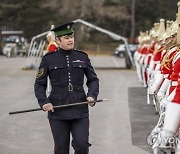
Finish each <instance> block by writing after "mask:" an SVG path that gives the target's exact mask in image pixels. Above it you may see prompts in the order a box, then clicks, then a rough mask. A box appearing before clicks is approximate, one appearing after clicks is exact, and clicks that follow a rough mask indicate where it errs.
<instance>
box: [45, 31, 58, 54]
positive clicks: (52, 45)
mask: <svg viewBox="0 0 180 154" xmlns="http://www.w3.org/2000/svg"><path fill="white" fill-rule="evenodd" d="M46 38H47V41H48V42H49V44H48V46H47V52H53V51H56V50H57V49H58V44H57V43H56V41H55V35H54V32H53V31H50V32H48V34H47V36H46Z"/></svg>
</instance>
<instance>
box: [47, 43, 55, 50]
mask: <svg viewBox="0 0 180 154" xmlns="http://www.w3.org/2000/svg"><path fill="white" fill-rule="evenodd" d="M57 49H58V46H57V44H56V42H50V43H49V45H48V47H47V51H48V52H53V51H56V50H57Z"/></svg>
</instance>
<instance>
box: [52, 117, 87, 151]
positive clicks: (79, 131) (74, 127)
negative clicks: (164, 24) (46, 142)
mask: <svg viewBox="0 0 180 154" xmlns="http://www.w3.org/2000/svg"><path fill="white" fill-rule="evenodd" d="M49 123H50V126H51V131H52V134H53V139H54V144H55V146H54V154H69V144H70V133H71V134H72V147H73V149H74V151H75V152H74V154H88V153H89V146H90V144H89V142H88V141H89V118H82V119H73V120H56V119H49Z"/></svg>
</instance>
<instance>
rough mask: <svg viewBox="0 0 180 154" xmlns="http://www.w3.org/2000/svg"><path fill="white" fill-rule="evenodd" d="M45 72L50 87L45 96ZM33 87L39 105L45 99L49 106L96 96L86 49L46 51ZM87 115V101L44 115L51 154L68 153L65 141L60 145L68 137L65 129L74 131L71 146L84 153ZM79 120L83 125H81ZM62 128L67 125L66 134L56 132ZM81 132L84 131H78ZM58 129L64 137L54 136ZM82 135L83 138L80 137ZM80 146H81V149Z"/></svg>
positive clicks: (86, 135) (95, 81)
mask: <svg viewBox="0 0 180 154" xmlns="http://www.w3.org/2000/svg"><path fill="white" fill-rule="evenodd" d="M48 76H49V78H50V82H51V86H52V90H51V93H50V95H49V96H48V97H47V95H46V88H47V77H48ZM84 76H86V78H87V80H86V85H87V87H88V92H87V94H86V93H85V90H84V88H83V84H84ZM34 88H35V95H36V97H37V99H38V103H39V105H40V106H41V107H42V106H43V105H44V104H46V103H52V104H53V106H57V105H63V104H71V103H76V102H83V101H86V97H88V96H91V97H93V98H94V99H95V100H96V99H97V96H98V93H99V79H98V78H97V75H96V73H95V71H94V69H93V67H92V66H91V63H90V60H89V57H88V55H87V54H86V53H84V52H82V51H78V50H63V49H59V50H58V51H56V52H51V53H48V54H46V55H45V56H44V57H43V58H42V61H41V64H40V67H39V71H38V74H37V78H36V81H35V85H34ZM88 117H89V111H88V105H79V106H73V107H65V108H60V109H55V111H54V112H48V118H49V119H50V125H51V129H52V133H53V137H54V141H55V154H61V153H62V154H68V153H69V152H68V151H69V149H68V145H66V146H64V145H65V144H64V143H63V142H66V143H67V142H68V141H69V140H68V139H69V135H67V134H68V133H69V132H72V133H73V134H74V135H73V134H72V135H73V136H74V138H73V141H74V142H73V145H74V146H73V147H74V149H75V151H76V152H75V153H76V154H81V153H82V154H86V153H88V147H89V144H88V135H89V131H88V128H89V120H88ZM78 123H79V124H78ZM83 123H86V124H87V125H86V126H85V125H81V124H83ZM57 127H59V128H57ZM83 127H85V128H83ZM63 128H64V129H66V130H67V128H69V131H67V134H66V135H64V134H61V133H60V132H61V131H62V129H63ZM84 130H86V131H84ZM83 132H84V134H82V133H83ZM58 133H60V134H61V135H60V136H64V139H62V138H63V137H60V138H58V137H57V134H58ZM67 136H68V137H67ZM76 136H77V137H76ZM67 138H68V139H67ZM78 138H79V139H78ZM83 138H86V139H85V140H84V139H83ZM83 141H85V142H83ZM59 142H60V143H59ZM83 147H84V150H82V149H83Z"/></svg>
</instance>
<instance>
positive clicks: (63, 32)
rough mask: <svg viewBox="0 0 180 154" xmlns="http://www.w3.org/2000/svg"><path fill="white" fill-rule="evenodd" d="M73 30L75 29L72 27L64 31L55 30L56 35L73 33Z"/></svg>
mask: <svg viewBox="0 0 180 154" xmlns="http://www.w3.org/2000/svg"><path fill="white" fill-rule="evenodd" d="M73 32H74V31H73V29H72V28H70V29H66V30H62V31H56V32H55V35H56V36H64V35H68V34H71V33H73Z"/></svg>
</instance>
